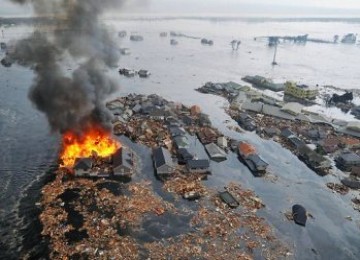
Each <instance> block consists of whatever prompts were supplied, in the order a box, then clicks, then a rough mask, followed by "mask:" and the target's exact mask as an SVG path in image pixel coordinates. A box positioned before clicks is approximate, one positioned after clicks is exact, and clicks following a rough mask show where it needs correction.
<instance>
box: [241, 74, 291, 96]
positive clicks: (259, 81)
mask: <svg viewBox="0 0 360 260" xmlns="http://www.w3.org/2000/svg"><path fill="white" fill-rule="evenodd" d="M242 80H243V81H245V82H249V83H251V84H252V85H253V86H254V87H258V88H262V89H269V90H272V91H275V92H277V91H283V90H284V89H285V86H284V84H277V83H274V82H273V81H272V80H271V79H267V78H265V77H262V76H259V75H255V76H245V77H244V78H242Z"/></svg>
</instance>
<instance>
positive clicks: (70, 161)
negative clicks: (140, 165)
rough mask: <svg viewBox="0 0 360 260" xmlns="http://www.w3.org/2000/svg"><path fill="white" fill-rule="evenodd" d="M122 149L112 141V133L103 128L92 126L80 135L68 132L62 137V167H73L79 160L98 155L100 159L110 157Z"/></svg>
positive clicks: (117, 143)
mask: <svg viewBox="0 0 360 260" xmlns="http://www.w3.org/2000/svg"><path fill="white" fill-rule="evenodd" d="M119 148H120V143H119V142H117V141H115V140H114V139H112V137H111V133H109V132H108V131H107V130H105V129H104V128H102V127H101V126H95V125H93V126H91V127H89V128H88V129H86V130H85V131H84V133H83V134H82V135H78V134H77V133H75V132H74V131H67V132H65V133H64V134H63V136H62V150H61V155H60V159H61V162H62V163H61V165H62V166H64V167H73V166H74V164H75V160H76V159H77V158H87V157H91V156H93V154H94V153H96V155H97V156H100V157H103V158H105V157H108V156H110V155H112V154H114V153H115V152H116V151H117V150H118V149H119Z"/></svg>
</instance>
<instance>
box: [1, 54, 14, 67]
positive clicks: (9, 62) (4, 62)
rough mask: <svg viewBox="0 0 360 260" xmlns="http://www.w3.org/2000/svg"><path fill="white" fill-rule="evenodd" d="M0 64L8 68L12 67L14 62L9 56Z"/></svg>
mask: <svg viewBox="0 0 360 260" xmlns="http://www.w3.org/2000/svg"><path fill="white" fill-rule="evenodd" d="M0 63H1V65H3V66H4V67H6V68H9V67H11V65H12V61H11V59H10V58H9V57H8V56H6V57H5V58H3V59H2V60H1V61H0Z"/></svg>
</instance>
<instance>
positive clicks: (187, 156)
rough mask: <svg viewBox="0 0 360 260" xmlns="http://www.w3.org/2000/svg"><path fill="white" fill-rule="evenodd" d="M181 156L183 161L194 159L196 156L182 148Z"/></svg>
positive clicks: (179, 152)
mask: <svg viewBox="0 0 360 260" xmlns="http://www.w3.org/2000/svg"><path fill="white" fill-rule="evenodd" d="M178 154H179V156H181V157H182V158H183V159H192V158H193V157H194V156H193V155H192V154H191V153H190V152H189V151H188V150H187V149H185V148H180V149H179V150H178Z"/></svg>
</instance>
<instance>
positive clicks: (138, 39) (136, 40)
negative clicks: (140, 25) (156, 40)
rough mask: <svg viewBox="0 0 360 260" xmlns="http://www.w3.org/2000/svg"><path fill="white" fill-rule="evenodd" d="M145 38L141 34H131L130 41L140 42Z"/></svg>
mask: <svg viewBox="0 0 360 260" xmlns="http://www.w3.org/2000/svg"><path fill="white" fill-rule="evenodd" d="M143 40H144V37H142V36H141V35H131V36H130V41H134V42H140V41H143Z"/></svg>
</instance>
